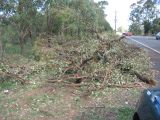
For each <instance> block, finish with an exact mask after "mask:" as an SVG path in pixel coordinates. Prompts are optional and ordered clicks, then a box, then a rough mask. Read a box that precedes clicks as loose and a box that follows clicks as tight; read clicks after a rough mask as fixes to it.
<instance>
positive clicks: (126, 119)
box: [117, 107, 134, 120]
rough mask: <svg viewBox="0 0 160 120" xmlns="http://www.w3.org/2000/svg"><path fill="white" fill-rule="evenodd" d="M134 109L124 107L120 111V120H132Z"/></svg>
mask: <svg viewBox="0 0 160 120" xmlns="http://www.w3.org/2000/svg"><path fill="white" fill-rule="evenodd" d="M133 114H134V109H133V108H129V107H123V108H120V109H118V118H117V119H118V120H132V116H133Z"/></svg>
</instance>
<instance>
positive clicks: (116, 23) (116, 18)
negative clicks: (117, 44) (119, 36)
mask: <svg viewBox="0 0 160 120" xmlns="http://www.w3.org/2000/svg"><path fill="white" fill-rule="evenodd" d="M114 21H115V33H116V32H117V11H116V10H115V19H114Z"/></svg>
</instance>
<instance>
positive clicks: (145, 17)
mask: <svg viewBox="0 0 160 120" xmlns="http://www.w3.org/2000/svg"><path fill="white" fill-rule="evenodd" d="M130 8H131V13H130V18H129V19H130V21H131V25H130V27H129V30H130V31H131V32H133V33H135V34H145V35H148V34H155V33H157V32H159V31H160V28H159V26H160V18H159V17H160V16H159V10H158V9H157V4H156V2H155V1H153V0H139V1H138V2H137V3H133V4H132V5H131V6H130Z"/></svg>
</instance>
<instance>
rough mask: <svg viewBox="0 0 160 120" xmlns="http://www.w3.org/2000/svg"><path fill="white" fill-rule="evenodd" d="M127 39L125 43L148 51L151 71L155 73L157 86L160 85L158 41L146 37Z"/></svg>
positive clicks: (159, 43) (159, 50)
mask: <svg viewBox="0 0 160 120" xmlns="http://www.w3.org/2000/svg"><path fill="white" fill-rule="evenodd" d="M127 39H128V41H127V42H129V43H132V44H136V45H137V46H139V47H143V48H145V49H146V50H147V51H148V53H149V57H150V60H151V65H152V69H154V70H156V71H157V75H156V78H155V79H156V80H157V81H158V85H160V40H156V38H155V37H147V36H131V37H127Z"/></svg>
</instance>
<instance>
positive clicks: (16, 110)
mask: <svg viewBox="0 0 160 120" xmlns="http://www.w3.org/2000/svg"><path fill="white" fill-rule="evenodd" d="M5 52H6V54H7V55H9V56H10V59H11V60H10V61H11V63H15V64H16V65H19V66H21V65H22V66H23V65H26V64H27V65H28V58H32V55H33V51H32V49H31V46H30V45H29V44H28V45H27V46H26V47H25V53H24V56H26V57H23V59H22V56H19V57H15V58H13V57H12V56H11V55H12V54H13V55H14V54H20V48H19V46H17V45H7V46H6V50H5ZM30 62H31V63H30V64H31V66H32V65H33V64H34V63H33V61H30ZM30 64H29V65H30ZM39 64H40V62H39V63H38V62H37V63H36V65H37V66H38V65H39ZM59 64H60V63H59ZM59 64H57V65H59ZM27 65H26V66H25V67H30V66H27ZM63 67H64V66H63ZM51 68H52V66H51ZM52 69H53V68H52ZM26 70H28V69H26ZM37 71H38V70H37V69H36V71H35V72H37ZM42 71H43V72H42ZM42 71H40V72H37V73H33V74H31V76H29V77H30V80H29V81H30V84H28V85H25V86H22V87H20V85H19V84H17V83H16V82H12V81H7V80H5V81H4V82H2V83H1V84H0V119H7V120H19V119H20V120H23V119H24V120H41V119H43V120H105V119H107V120H131V119H132V115H133V113H134V108H135V104H136V102H137V99H138V98H139V96H140V93H141V91H142V90H143V89H142V88H131V89H123V88H106V89H104V90H103V91H94V92H92V94H91V95H89V96H86V97H83V96H82V94H83V92H84V88H83V87H81V88H76V89H75V88H72V87H65V86H63V85H62V84H61V85H59V84H47V83H46V82H44V81H46V80H47V78H46V76H51V78H52V76H54V75H56V74H58V73H56V72H55V73H52V72H54V70H50V69H48V70H42ZM44 83H45V84H44ZM4 90H9V93H8V94H5V93H4Z"/></svg>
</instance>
